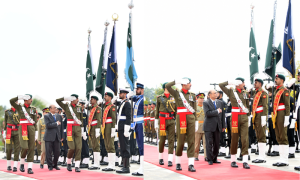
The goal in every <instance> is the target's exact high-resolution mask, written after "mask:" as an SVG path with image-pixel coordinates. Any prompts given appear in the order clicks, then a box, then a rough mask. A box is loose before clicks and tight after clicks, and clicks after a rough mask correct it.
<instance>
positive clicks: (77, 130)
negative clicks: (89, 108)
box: [56, 94, 87, 172]
mask: <svg viewBox="0 0 300 180" xmlns="http://www.w3.org/2000/svg"><path fill="white" fill-rule="evenodd" d="M63 101H71V104H68V103H67V104H64V103H63ZM78 101H79V100H78V95H77V94H72V95H71V96H69V97H62V98H59V99H56V102H57V104H58V105H59V106H60V107H61V108H62V109H63V110H64V111H65V113H66V116H67V136H66V139H67V141H68V147H69V151H68V159H67V170H68V171H72V166H71V158H73V155H74V153H75V172H80V168H79V166H80V160H81V148H82V139H81V136H82V137H83V138H85V139H86V138H87V137H86V134H85V133H84V128H83V113H82V109H81V106H80V105H78Z"/></svg>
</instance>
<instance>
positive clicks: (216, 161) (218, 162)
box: [213, 160, 221, 164]
mask: <svg viewBox="0 0 300 180" xmlns="http://www.w3.org/2000/svg"><path fill="white" fill-rule="evenodd" d="M213 163H216V164H221V162H220V161H218V160H215V161H213Z"/></svg>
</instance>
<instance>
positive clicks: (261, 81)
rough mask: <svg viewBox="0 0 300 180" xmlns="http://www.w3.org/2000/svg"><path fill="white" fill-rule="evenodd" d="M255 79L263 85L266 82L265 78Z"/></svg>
mask: <svg viewBox="0 0 300 180" xmlns="http://www.w3.org/2000/svg"><path fill="white" fill-rule="evenodd" d="M255 81H257V82H260V83H261V85H263V84H264V82H263V80H261V79H255Z"/></svg>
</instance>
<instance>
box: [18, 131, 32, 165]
mask: <svg viewBox="0 0 300 180" xmlns="http://www.w3.org/2000/svg"><path fill="white" fill-rule="evenodd" d="M27 131H28V140H23V138H22V126H20V127H19V140H20V147H21V148H22V150H21V158H22V159H24V158H25V157H26V154H27V162H33V156H34V145H35V127H34V126H27Z"/></svg>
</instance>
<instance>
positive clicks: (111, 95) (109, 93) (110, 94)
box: [105, 92, 114, 98]
mask: <svg viewBox="0 0 300 180" xmlns="http://www.w3.org/2000/svg"><path fill="white" fill-rule="evenodd" d="M105 95H108V96H110V97H111V98H114V95H113V93H111V92H106V93H105Z"/></svg>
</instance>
